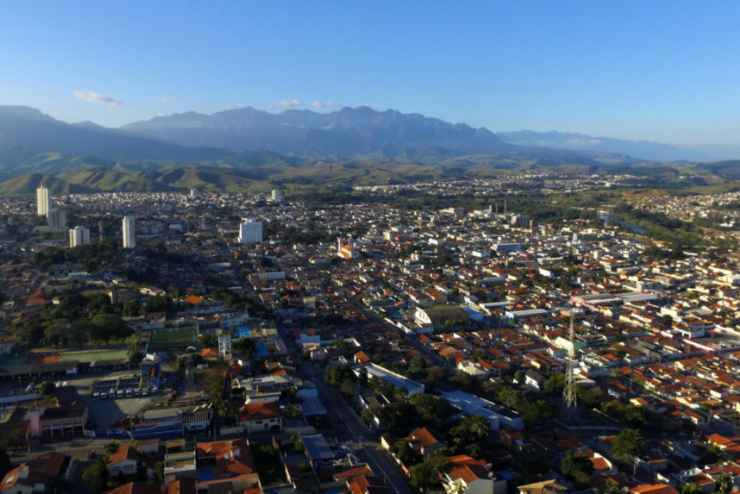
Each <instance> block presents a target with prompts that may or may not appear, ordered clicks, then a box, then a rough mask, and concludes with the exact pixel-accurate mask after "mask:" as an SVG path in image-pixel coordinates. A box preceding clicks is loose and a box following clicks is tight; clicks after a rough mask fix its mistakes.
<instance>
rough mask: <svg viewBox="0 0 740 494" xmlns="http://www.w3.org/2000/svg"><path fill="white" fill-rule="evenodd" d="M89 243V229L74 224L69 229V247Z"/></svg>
mask: <svg viewBox="0 0 740 494" xmlns="http://www.w3.org/2000/svg"><path fill="white" fill-rule="evenodd" d="M89 243H90V230H88V229H87V228H85V227H84V226H79V225H78V226H76V227H74V228H71V229H70V230H69V248H70V249H74V248H75V247H79V246H81V245H87V244H89Z"/></svg>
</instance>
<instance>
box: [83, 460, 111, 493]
mask: <svg viewBox="0 0 740 494" xmlns="http://www.w3.org/2000/svg"><path fill="white" fill-rule="evenodd" d="M82 481H83V482H84V483H85V485H87V487H88V488H89V489H90V490H91V491H92V492H103V488H104V487H105V484H106V482H107V481H108V469H107V468H106V466H105V461H104V460H103V458H98V459H97V460H96V461H95V463H93V464H92V465H90V466H89V467H87V468H86V469H85V470H84V471H83V472H82Z"/></svg>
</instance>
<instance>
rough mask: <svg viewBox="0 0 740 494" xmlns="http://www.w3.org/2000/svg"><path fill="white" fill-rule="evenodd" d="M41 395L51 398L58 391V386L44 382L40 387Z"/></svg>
mask: <svg viewBox="0 0 740 494" xmlns="http://www.w3.org/2000/svg"><path fill="white" fill-rule="evenodd" d="M38 390H39V393H41V394H42V395H44V396H50V395H52V394H54V390H56V386H55V385H54V383H53V382H51V381H44V382H42V383H41V384H39V386H38Z"/></svg>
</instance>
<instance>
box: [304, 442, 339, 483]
mask: <svg viewBox="0 0 740 494" xmlns="http://www.w3.org/2000/svg"><path fill="white" fill-rule="evenodd" d="M301 439H302V441H303V447H304V449H305V452H306V457H307V458H308V461H309V462H311V467H312V468H313V470H314V471H315V472H316V473H317V474H318V475H319V477H323V476H326V474H330V473H332V470H333V465H332V463H333V461H334V452H333V451H332V449H331V447H330V446H329V443H328V442H326V439H325V438H324V436H323V435H322V434H309V435H306V436H303V437H302V438H301Z"/></svg>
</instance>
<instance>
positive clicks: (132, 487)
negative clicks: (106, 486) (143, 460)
mask: <svg viewBox="0 0 740 494" xmlns="http://www.w3.org/2000/svg"><path fill="white" fill-rule="evenodd" d="M105 494H159V489H158V488H157V487H155V486H153V485H150V484H147V483H145V482H129V483H127V484H123V485H121V486H118V487H116V488H115V489H112V490H110V491H106V493H105Z"/></svg>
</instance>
